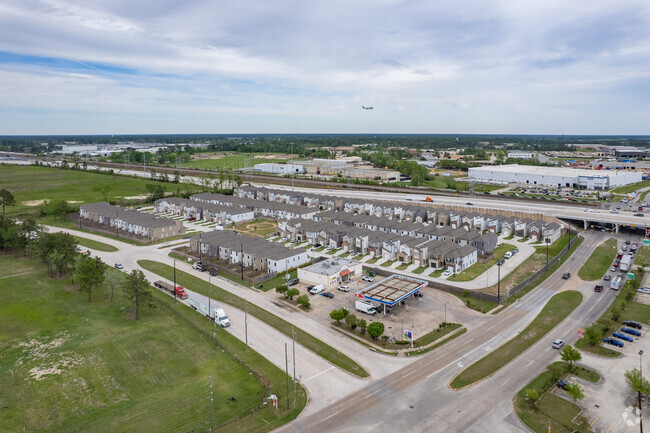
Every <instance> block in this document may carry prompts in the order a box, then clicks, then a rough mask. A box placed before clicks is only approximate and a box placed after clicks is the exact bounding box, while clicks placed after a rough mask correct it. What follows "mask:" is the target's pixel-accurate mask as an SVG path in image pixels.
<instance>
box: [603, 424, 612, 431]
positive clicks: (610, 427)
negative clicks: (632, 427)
mask: <svg viewBox="0 0 650 433" xmlns="http://www.w3.org/2000/svg"><path fill="white" fill-rule="evenodd" d="M612 427H614V424H612V425H610V426H609V428H608V429H607V431H606V432H605V433H609V431H610V430H611V429H612Z"/></svg>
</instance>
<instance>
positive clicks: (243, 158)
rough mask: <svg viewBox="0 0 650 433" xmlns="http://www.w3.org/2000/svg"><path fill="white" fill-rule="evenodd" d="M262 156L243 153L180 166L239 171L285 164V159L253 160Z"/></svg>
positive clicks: (200, 160) (189, 162)
mask: <svg viewBox="0 0 650 433" xmlns="http://www.w3.org/2000/svg"><path fill="white" fill-rule="evenodd" d="M260 155H264V154H263V153H252V154H251V153H244V154H234V155H226V156H225V157H223V158H219V159H197V160H194V161H188V162H184V163H182V164H181V166H182V167H183V168H205V169H213V170H216V169H219V168H222V169H223V168H230V169H235V170H236V169H240V168H245V167H249V168H251V167H253V166H254V165H255V164H263V163H266V162H268V163H275V164H284V163H285V162H287V160H286V159H262V158H255V156H260Z"/></svg>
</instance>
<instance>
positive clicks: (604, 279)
mask: <svg viewBox="0 0 650 433" xmlns="http://www.w3.org/2000/svg"><path fill="white" fill-rule="evenodd" d="M611 279H612V277H611V275H609V274H607V275H605V276H604V277H603V281H609V280H611Z"/></svg>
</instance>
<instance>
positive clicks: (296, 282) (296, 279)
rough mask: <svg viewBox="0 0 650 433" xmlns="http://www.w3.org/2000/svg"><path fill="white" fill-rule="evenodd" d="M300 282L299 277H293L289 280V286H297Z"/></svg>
mask: <svg viewBox="0 0 650 433" xmlns="http://www.w3.org/2000/svg"><path fill="white" fill-rule="evenodd" d="M296 284H298V278H292V279H290V280H289V286H295V285H296Z"/></svg>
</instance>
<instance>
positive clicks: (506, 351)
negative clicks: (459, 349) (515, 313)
mask: <svg viewBox="0 0 650 433" xmlns="http://www.w3.org/2000/svg"><path fill="white" fill-rule="evenodd" d="M581 302H582V294H581V293H580V292H576V291H573V290H571V291H566V292H562V293H558V294H556V295H554V296H553V297H552V298H551V299H550V300H549V301H548V303H547V304H546V305H545V306H544V308H543V309H542V311H541V312H540V313H539V315H537V317H535V319H533V321H532V322H531V323H530V324H529V325H528V327H526V329H524V330H523V331H522V332H520V333H519V334H518V335H517V336H516V337H515V338H513V339H512V340H510V341H508V342H507V343H505V344H504V345H502V346H501V347H499V348H498V349H496V350H494V351H493V352H491V353H490V354H488V355H487V356H485V357H483V358H481V359H480V360H478V361H477V362H475V363H474V364H472V365H470V366H469V367H468V368H466V369H465V370H463V371H462V372H461V373H460V374H459V375H458V376H456V377H455V378H454V380H452V381H451V384H450V386H451V387H452V388H453V389H460V388H463V387H465V386H467V385H470V384H472V383H475V382H477V381H479V380H481V379H483V378H486V377H488V376H490V375H491V374H493V373H494V372H496V371H497V370H499V369H500V368H501V367H503V366H504V365H506V364H508V363H509V362H510V361H512V360H513V359H514V358H515V357H516V356H517V355H519V354H520V353H522V352H523V351H524V350H526V349H528V348H529V347H530V346H532V345H533V344H534V343H535V342H537V341H538V340H539V339H540V338H542V337H543V336H544V335H546V334H547V333H548V332H549V331H550V330H551V329H553V328H554V327H555V326H556V325H557V324H558V323H560V322H561V321H562V320H563V319H564V318H565V317H566V316H567V315H568V314H569V313H571V311H573V310H574V309H575V308H576V307H577V306H578V305H579V304H580V303H581Z"/></svg>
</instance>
